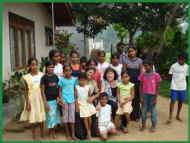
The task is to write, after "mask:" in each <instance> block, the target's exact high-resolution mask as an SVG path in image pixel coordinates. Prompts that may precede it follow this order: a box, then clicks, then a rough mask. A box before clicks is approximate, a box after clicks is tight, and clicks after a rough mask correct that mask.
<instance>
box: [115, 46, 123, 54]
mask: <svg viewBox="0 0 190 143" xmlns="http://www.w3.org/2000/svg"><path fill="white" fill-rule="evenodd" d="M117 50H118V51H119V52H120V53H122V52H123V51H124V46H123V45H121V46H119V47H117Z"/></svg>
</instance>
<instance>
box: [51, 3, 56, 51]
mask: <svg viewBox="0 0 190 143" xmlns="http://www.w3.org/2000/svg"><path fill="white" fill-rule="evenodd" d="M54 14H55V13H54V3H53V2H52V3H51V17H52V30H53V33H52V34H53V49H54V48H55V19H54Z"/></svg>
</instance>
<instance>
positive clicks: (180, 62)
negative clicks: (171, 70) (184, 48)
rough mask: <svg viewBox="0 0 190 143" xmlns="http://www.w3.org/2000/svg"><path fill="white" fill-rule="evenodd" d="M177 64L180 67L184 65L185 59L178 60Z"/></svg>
mask: <svg viewBox="0 0 190 143" xmlns="http://www.w3.org/2000/svg"><path fill="white" fill-rule="evenodd" d="M178 63H179V64H180V65H184V63H185V58H183V57H180V58H179V59H178Z"/></svg>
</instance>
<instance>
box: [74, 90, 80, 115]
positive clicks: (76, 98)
mask: <svg viewBox="0 0 190 143" xmlns="http://www.w3.org/2000/svg"><path fill="white" fill-rule="evenodd" d="M74 96H75V108H76V112H79V104H78V92H77V90H76V88H75V90H74Z"/></svg>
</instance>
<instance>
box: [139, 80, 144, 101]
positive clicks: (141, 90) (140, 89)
mask: <svg viewBox="0 0 190 143" xmlns="http://www.w3.org/2000/svg"><path fill="white" fill-rule="evenodd" d="M139 94H140V101H141V104H143V85H142V82H140V87H139Z"/></svg>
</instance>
